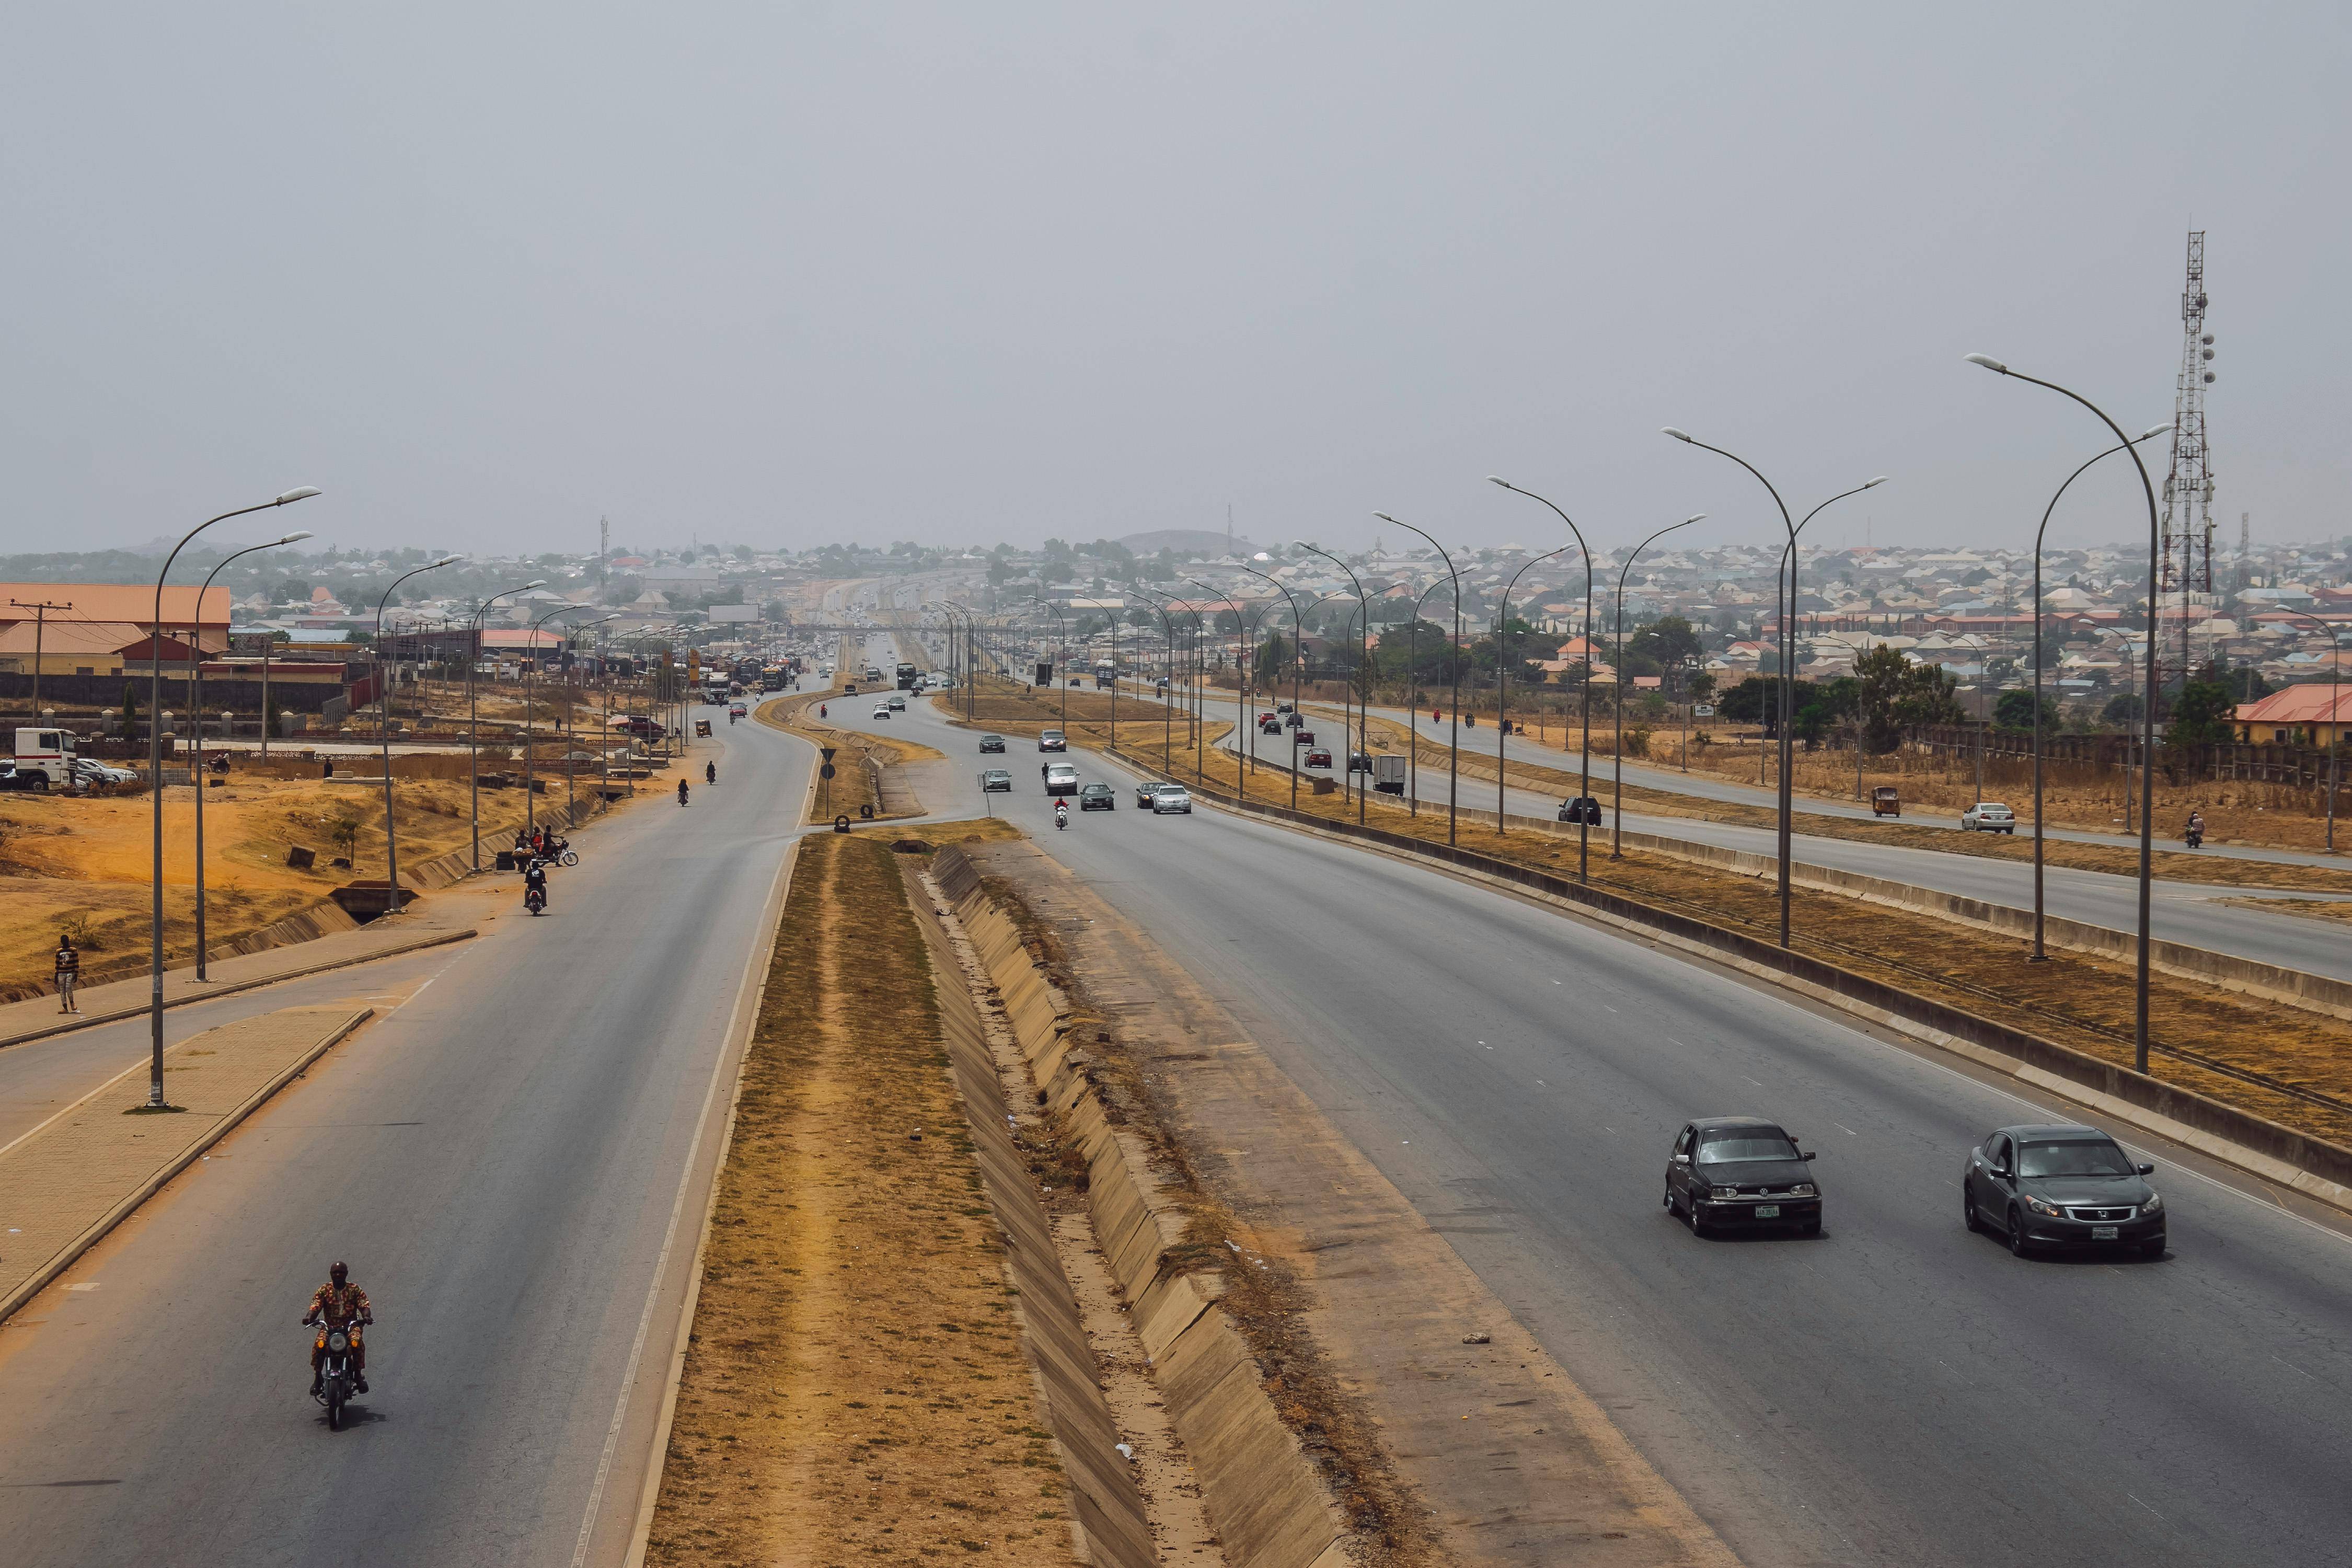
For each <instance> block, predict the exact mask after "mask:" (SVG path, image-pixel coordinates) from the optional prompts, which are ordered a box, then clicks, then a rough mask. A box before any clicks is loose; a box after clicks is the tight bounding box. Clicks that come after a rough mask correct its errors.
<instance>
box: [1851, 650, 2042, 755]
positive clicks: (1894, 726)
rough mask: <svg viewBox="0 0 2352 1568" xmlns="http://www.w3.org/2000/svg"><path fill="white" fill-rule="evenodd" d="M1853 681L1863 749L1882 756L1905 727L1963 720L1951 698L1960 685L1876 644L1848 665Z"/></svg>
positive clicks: (1964, 716)
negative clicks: (1850, 666) (1851, 666)
mask: <svg viewBox="0 0 2352 1568" xmlns="http://www.w3.org/2000/svg"><path fill="white" fill-rule="evenodd" d="M1853 679H1854V687H1855V695H1854V704H1855V709H1854V710H1855V711H1857V712H1858V713H1859V714H1860V715H1861V717H1862V726H1863V743H1864V745H1865V746H1867V747H1868V748H1869V749H1870V750H1871V751H1872V752H1876V753H1881V754H1884V753H1885V752H1891V751H1893V750H1894V749H1895V747H1896V746H1897V745H1899V744H1901V743H1902V740H1903V731H1904V729H1905V727H1906V726H1908V725H1912V724H1958V723H1962V722H1965V721H1967V719H1968V711H1967V710H1965V709H1963V708H1962V707H1961V706H1960V701H1959V699H1958V697H1955V696H1954V695H1953V692H1954V691H1955V689H1958V685H1959V682H1958V680H1956V679H1953V678H1952V677H1951V676H1949V675H1947V674H1945V673H1944V672H1943V671H1942V670H1941V669H1938V668H1937V667H1936V666H1934V665H1932V664H1914V663H1912V662H1911V660H1910V659H1908V658H1905V657H1904V653H1903V650H1902V649H1901V648H1898V647H1889V646H1888V645H1886V644H1885V643H1881V644H1880V645H1879V646H1878V647H1874V648H1872V649H1871V650H1870V651H1869V652H1867V653H1864V654H1863V655H1862V656H1861V657H1859V658H1856V659H1855V660H1854V661H1853ZM2028 711H2029V712H2030V711H2031V710H2028Z"/></svg>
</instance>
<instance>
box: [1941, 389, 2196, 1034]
mask: <svg viewBox="0 0 2352 1568" xmlns="http://www.w3.org/2000/svg"><path fill="white" fill-rule="evenodd" d="M1962 357H1963V358H1965V359H1966V360H1967V361H1968V363H1970V364H1976V365H1982V366H1983V367H1984V368H1985V369H1987V370H1989V371H1991V372H1993V373H1994V374H1997V375H2006V376H2011V377H2014V378H2015V379H2016V380H2019V381H2022V382H2025V383H2028V384H2031V385H2033V386H2039V387H2042V388H2044V389H2045V390H2047V391H2051V392H2054V393H2056V394H2058V395H2060V396H2061V397H2065V398H2070V399H2072V400H2073V401H2074V402H2076V403H2079V404H2081V405H2083V406H2084V408H2087V409H2089V410H2090V411H2091V412H2092V413H2093V414H2094V415H2095V416H2097V417H2098V420H2099V423H2101V424H2102V425H2105V426H2106V427H2107V428H2108V429H2109V430H2112V431H2114V432H2115V437H2116V441H2117V442H2119V443H2120V444H2121V445H2122V446H2123V447H2124V449H2125V450H2126V451H2127V452H2128V453H2130V455H2131V460H2132V467H2133V468H2135V469H2137V471H2138V473H2139V488H2140V490H2141V492H2142V494H2143V495H2144V496H2145V497H2146V498H2147V615H2148V619H2147V672H2146V675H2147V701H2145V702H2143V703H2141V704H2140V769H2139V790H2140V795H2139V808H2140V809H2139V951H2138V964H2137V967H2138V975H2137V999H2136V1003H2135V1005H2134V1008H2133V1019H2132V1065H2133V1066H2134V1068H2137V1070H2138V1071H2139V1072H2141V1073H2146V1072H2147V974H2148V947H2149V921H2148V915H2149V905H2150V901H2151V900H2150V890H2151V888H2152V886H2153V883H2154V881H2155V874H2154V873H2155V862H2156V823H2155V820H2154V818H2153V817H2152V816H2150V813H2151V812H2152V811H2153V810H2154V809H2155V806H2156V771H2155V769H2153V768H2151V767H2150V766H2149V765H2148V763H2149V761H2150V760H2151V759H2152V758H2153V757H2154V755H2155V752H2156V606H2157V604H2158V599H2157V590H2158V580H2157V573H2158V558H2159V557H2160V555H2161V554H2162V552H2163V544H2162V537H2163V524H2162V523H2161V522H2160V521H2158V516H2157V509H2156V485H2155V482H2154V481H2152V480H2151V479H2149V478H2148V477H2147V464H2146V463H2143V462H2141V461H2140V457H2139V449H2138V448H2137V447H2134V446H2133V445H2132V443H2131V437H2128V436H2126V435H2125V434H2124V432H2123V426H2120V425H2117V424H2116V422H2115V421H2114V420H2113V419H2110V418H2108V417H2107V415H2106V411H2105V409H2103V408H2101V407H2100V406H2099V405H2097V404H2095V403H2093V402H2092V401H2091V400H2090V399H2089V398H2087V397H2084V395H2082V394H2081V393H2079V392H2070V391H2068V390H2067V389H2066V388H2065V387H2063V386H2061V385H2059V384H2057V383H2056V382H2054V381H2043V380H2042V379H2040V378H2039V377H2036V376H2031V375H2027V374H2024V373H2023V372H2021V371H2014V370H2011V369H2010V368H2009V366H2007V365H2005V364H2003V363H2001V362H2000V361H1999V360H1997V359H1994V358H1993V357H1992V356H1991V355H1990V354H1967V355H1964V356H1962ZM2034 651H2035V654H2036V656H2037V657H2038V656H2039V654H2040V652H2041V650H2040V649H2039V648H2036V649H2035V650H2034Z"/></svg>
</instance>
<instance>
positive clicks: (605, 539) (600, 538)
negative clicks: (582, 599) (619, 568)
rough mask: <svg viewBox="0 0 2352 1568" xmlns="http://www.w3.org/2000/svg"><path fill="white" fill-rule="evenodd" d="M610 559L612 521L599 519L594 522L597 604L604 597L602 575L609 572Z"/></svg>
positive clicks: (603, 518)
mask: <svg viewBox="0 0 2352 1568" xmlns="http://www.w3.org/2000/svg"><path fill="white" fill-rule="evenodd" d="M612 559H613V520H612V519H611V518H609V517H600V518H598V519H597V520H596V597H597V599H598V601H599V602H601V601H602V600H603V599H604V589H605V582H604V574H605V573H606V572H607V571H609V570H610V563H611V561H612Z"/></svg>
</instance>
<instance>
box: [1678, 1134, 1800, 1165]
mask: <svg viewBox="0 0 2352 1568" xmlns="http://www.w3.org/2000/svg"><path fill="white" fill-rule="evenodd" d="M1795 1158H1797V1146H1796V1145H1795V1144H1794V1143H1791V1142H1789V1135H1788V1134H1787V1133H1785V1132H1768V1131H1763V1130H1762V1129H1760V1128H1747V1129H1743V1130H1742V1131H1738V1132H1702V1133H1701V1134H1699V1144H1698V1163H1700V1164H1702V1165H1728V1164H1732V1163H1736V1162H1738V1161H1741V1160H1793V1159H1795Z"/></svg>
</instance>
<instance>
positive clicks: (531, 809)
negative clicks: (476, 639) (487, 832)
mask: <svg viewBox="0 0 2352 1568" xmlns="http://www.w3.org/2000/svg"><path fill="white" fill-rule="evenodd" d="M595 607H596V606H595V605H557V606H556V607H555V608H554V609H551V610H550V611H548V612H547V614H545V615H543V616H540V617H539V619H537V620H535V621H533V622H531V623H530V632H529V635H527V636H526V637H524V638H523V646H524V647H525V648H526V649H527V650H529V652H530V668H528V669H526V670H525V671H524V672H523V680H522V826H523V831H524V832H525V833H529V832H530V831H531V829H533V828H535V827H537V826H539V803H538V788H537V785H538V773H537V770H536V768H535V767H534V766H533V765H532V764H533V757H532V752H533V751H534V749H535V748H534V747H533V745H532V741H531V729H530V725H531V704H532V702H533V700H535V698H536V696H537V692H538V688H539V628H540V627H541V626H545V625H547V623H548V622H550V621H551V620H553V619H554V618H555V617H556V616H569V615H574V614H577V613H578V612H580V611H582V610H593V609H594V608H595ZM611 618H613V617H611V616H607V617H606V619H608V620H609V619H611ZM681 722H683V721H681ZM680 742H681V743H680V754H681V755H682V754H683V753H684V744H683V737H682V736H681V737H680ZM564 765H565V767H566V769H567V771H568V770H569V768H570V766H571V764H570V763H569V761H568V760H567V762H566V763H565V764H564Z"/></svg>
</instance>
